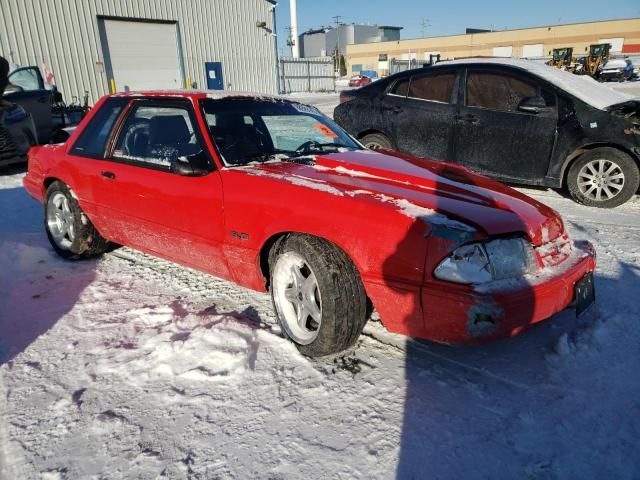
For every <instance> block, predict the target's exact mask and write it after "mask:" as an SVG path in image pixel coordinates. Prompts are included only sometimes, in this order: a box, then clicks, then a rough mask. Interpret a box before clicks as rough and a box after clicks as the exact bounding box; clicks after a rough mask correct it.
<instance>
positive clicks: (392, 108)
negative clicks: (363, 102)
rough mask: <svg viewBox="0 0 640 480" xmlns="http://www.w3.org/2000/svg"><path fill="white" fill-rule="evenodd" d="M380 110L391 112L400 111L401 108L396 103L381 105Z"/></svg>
mask: <svg viewBox="0 0 640 480" xmlns="http://www.w3.org/2000/svg"><path fill="white" fill-rule="evenodd" d="M382 110H388V111H392V112H393V113H400V112H401V111H402V108H400V107H399V106H397V105H394V106H392V107H382Z"/></svg>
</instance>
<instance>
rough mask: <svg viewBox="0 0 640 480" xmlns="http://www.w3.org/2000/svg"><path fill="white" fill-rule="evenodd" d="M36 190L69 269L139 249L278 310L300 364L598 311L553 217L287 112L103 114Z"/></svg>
mask: <svg viewBox="0 0 640 480" xmlns="http://www.w3.org/2000/svg"><path fill="white" fill-rule="evenodd" d="M24 185H25V188H26V189H27V190H28V192H29V193H30V194H31V195H32V196H33V197H35V198H36V199H37V200H39V201H40V202H42V203H43V204H44V215H45V229H46V233H47V235H48V237H49V239H50V241H51V244H52V246H53V248H54V249H55V250H56V251H57V252H58V253H59V254H60V255H62V256H63V257H66V258H70V259H76V258H82V257H87V256H92V255H98V254H100V253H103V252H105V251H106V249H107V248H108V247H109V245H110V244H111V243H113V244H120V245H128V246H130V247H132V248H136V249H139V250H142V251H144V252H148V253H151V254H154V255H158V256H160V257H163V258H166V259H169V260H173V261H176V262H178V263H181V264H184V265H188V266H190V267H193V268H196V269H199V270H202V271H204V272H208V273H210V274H212V275H215V276H218V277H222V278H226V279H229V280H232V281H234V282H236V283H238V284H240V285H242V286H245V287H248V288H251V289H255V290H260V291H266V290H269V291H270V292H271V296H272V298H273V304H274V308H275V311H276V315H277V318H278V320H279V322H280V325H281V326H282V329H283V331H284V333H285V334H286V336H287V337H289V338H290V339H291V340H292V341H293V342H295V344H296V345H297V346H298V348H299V349H300V351H301V352H303V353H304V354H307V355H310V356H317V355H326V354H330V353H334V352H338V351H341V350H343V349H345V348H347V347H349V346H350V345H352V344H353V343H354V342H355V341H356V339H357V338H358V336H359V335H360V332H361V331H362V328H363V326H364V324H365V322H366V321H367V319H368V318H369V315H370V314H371V312H372V308H375V309H376V310H377V311H378V312H379V314H380V317H381V319H382V322H383V323H384V325H385V326H386V328H387V329H388V330H390V331H393V332H399V333H403V334H406V335H410V336H413V337H421V338H427V339H432V340H435V341H438V342H445V343H459V342H480V341H486V340H489V339H494V338H498V337H504V336H510V335H514V334H516V333H518V332H520V331H521V330H523V329H524V328H526V327H527V326H529V325H531V324H534V323H536V322H540V321H542V320H544V319H547V318H549V317H550V316H551V315H553V314H555V313H556V312H559V311H560V310H563V309H564V308H566V307H567V306H568V305H569V304H571V303H572V302H574V301H575V303H576V304H577V309H578V311H581V310H582V309H584V308H586V306H588V305H589V304H590V302H591V301H592V300H593V298H594V295H593V283H592V278H593V271H594V268H595V255H594V251H593V249H592V248H591V246H590V245H589V244H587V243H572V242H571V241H570V240H569V238H568V237H567V233H566V231H565V229H564V225H563V222H562V220H561V218H560V217H559V215H558V214H557V213H556V212H555V211H553V210H552V209H550V208H548V207H546V206H545V205H543V204H541V203H539V202H537V201H535V200H533V199H531V198H529V197H527V196H526V195H524V194H522V193H519V192H517V191H516V190H513V189H511V188H509V187H506V186H504V185H502V184H500V183H498V182H496V181H493V180H489V179H487V178H485V177H482V176H479V175H476V174H473V173H471V172H470V171H469V170H467V169H466V168H463V167H459V166H454V165H449V164H444V163H439V162H432V161H428V160H419V159H415V158H412V157H409V156H405V155H401V154H398V153H395V152H392V151H385V150H381V151H371V150H366V149H364V148H363V147H362V146H361V145H360V144H358V143H357V142H356V141H354V140H353V139H352V138H351V137H350V136H349V135H348V134H346V133H345V132H344V131H343V130H342V129H341V128H340V127H338V126H337V125H336V124H335V123H334V122H333V121H331V120H330V119H328V118H327V117H325V116H323V115H322V114H320V113H319V112H318V110H316V109H315V108H314V107H309V106H307V105H303V104H300V103H297V102H293V101H288V100H284V99H280V98H269V97H266V98H265V97H261V98H253V97H250V96H242V95H240V94H226V95H225V94H215V95H214V94H208V93H207V92H195V91H189V92H188V93H187V92H157V93H154V92H144V93H139V94H133V93H129V94H117V95H112V96H108V97H105V98H103V99H102V100H100V102H98V104H97V105H96V108H94V109H93V110H92V111H91V112H90V114H89V115H88V116H87V118H85V119H84V120H83V121H82V123H81V124H80V126H79V127H78V128H77V129H76V131H75V132H74V133H73V134H72V135H71V137H70V138H69V139H68V140H67V142H66V143H64V144H59V145H54V146H51V145H49V146H44V147H35V148H32V149H31V150H30V153H29V171H28V174H27V175H26V177H25V179H24Z"/></svg>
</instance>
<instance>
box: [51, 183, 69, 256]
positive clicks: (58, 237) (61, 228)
mask: <svg viewBox="0 0 640 480" xmlns="http://www.w3.org/2000/svg"><path fill="white" fill-rule="evenodd" d="M47 227H48V228H49V233H51V237H52V238H53V241H54V242H55V243H56V245H57V246H58V247H60V248H61V249H63V250H69V249H70V248H71V245H72V244H73V240H74V239H75V236H76V233H75V225H74V217H73V212H72V211H71V208H69V199H68V198H67V197H66V196H65V195H64V194H63V193H61V192H56V193H54V194H53V195H51V196H50V197H49V200H48V201H47Z"/></svg>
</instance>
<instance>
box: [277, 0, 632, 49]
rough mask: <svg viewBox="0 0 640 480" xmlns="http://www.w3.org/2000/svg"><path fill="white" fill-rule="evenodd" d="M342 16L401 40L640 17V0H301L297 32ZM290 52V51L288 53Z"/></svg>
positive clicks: (284, 2)
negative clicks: (394, 30) (392, 29)
mask: <svg viewBox="0 0 640 480" xmlns="http://www.w3.org/2000/svg"><path fill="white" fill-rule="evenodd" d="M277 15H278V17H277V23H278V47H279V48H280V50H281V51H282V49H283V48H286V39H287V35H288V32H287V30H286V27H289V23H290V22H289V0H281V1H279V2H278V7H277ZM335 15H341V16H342V19H341V21H343V22H345V23H351V22H356V23H367V22H369V23H375V24H378V25H396V26H400V27H404V29H403V30H402V32H401V38H416V37H420V36H422V27H421V21H422V19H423V18H425V19H427V21H428V25H427V27H426V35H427V36H434V35H449V34H457V33H464V30H465V28H466V27H474V28H487V29H489V28H491V26H492V25H493V26H494V29H496V30H503V29H507V28H509V29H512V28H521V27H535V26H540V25H553V24H558V23H576V22H586V21H591V20H608V19H613V18H631V17H640V1H639V0H605V1H602V0H565V1H562V0H534V1H531V0H529V1H526V2H523V1H518V0H498V1H491V2H482V1H479V0H457V1H455V2H451V1H449V2H442V1H440V2H426V1H425V0H360V1H354V0H315V1H311V0H298V32H299V33H301V32H303V31H305V30H308V29H309V28H317V27H320V26H322V25H329V24H331V23H332V22H333V19H332V18H331V17H333V16H335ZM286 51H287V53H288V52H289V50H288V49H286Z"/></svg>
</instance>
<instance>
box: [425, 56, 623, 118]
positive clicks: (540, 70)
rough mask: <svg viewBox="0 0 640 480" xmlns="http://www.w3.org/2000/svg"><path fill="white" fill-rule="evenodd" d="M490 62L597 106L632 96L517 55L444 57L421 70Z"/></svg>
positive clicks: (488, 63) (606, 105)
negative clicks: (551, 85) (549, 84)
mask: <svg viewBox="0 0 640 480" xmlns="http://www.w3.org/2000/svg"><path fill="white" fill-rule="evenodd" d="M470 65H471V66H478V65H490V66H498V67H510V68H516V69H519V70H524V71H526V72H528V73H530V74H532V75H534V76H537V77H539V78H542V79H543V80H546V81H547V82H549V83H551V84H553V85H555V86H556V87H558V88H560V89H561V90H564V91H565V92H567V93H569V94H570V95H573V96H574V97H576V98H578V99H580V100H582V101H583V102H585V103H586V104H588V105H591V106H592V107H594V108H597V109H599V110H606V109H607V107H610V106H611V105H615V104H618V103H623V102H628V101H629V100H631V99H632V98H633V97H632V96H630V95H627V94H625V93H622V92H618V91H615V90H613V89H612V88H609V87H607V86H605V85H603V84H601V83H598V82H597V81H596V80H594V79H593V78H591V77H590V76H588V75H575V74H573V73H570V72H566V71H564V70H560V69H559V68H555V67H551V66H549V65H547V64H546V63H544V62H542V61H537V60H525V59H519V58H495V57H486V58H485V57H477V58H463V59H459V60H445V61H442V62H438V63H437V64H436V65H434V66H429V67H425V68H424V69H423V71H429V69H433V68H447V67H452V66H453V67H463V66H470Z"/></svg>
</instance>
